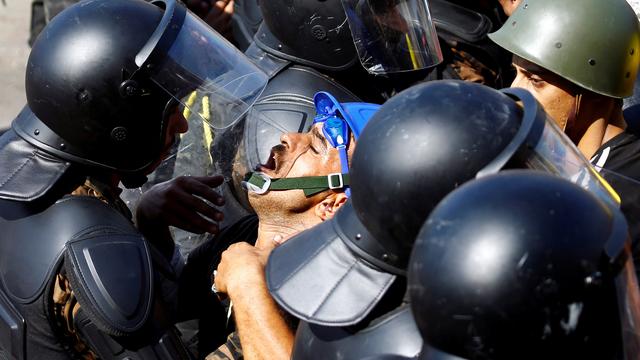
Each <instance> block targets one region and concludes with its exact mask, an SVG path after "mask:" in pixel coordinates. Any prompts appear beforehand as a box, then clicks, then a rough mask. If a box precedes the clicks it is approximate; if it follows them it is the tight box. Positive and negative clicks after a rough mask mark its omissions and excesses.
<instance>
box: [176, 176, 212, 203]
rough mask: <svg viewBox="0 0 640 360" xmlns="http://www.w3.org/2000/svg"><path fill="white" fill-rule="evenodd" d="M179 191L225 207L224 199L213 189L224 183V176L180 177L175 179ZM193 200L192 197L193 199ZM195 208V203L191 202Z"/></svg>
mask: <svg viewBox="0 0 640 360" xmlns="http://www.w3.org/2000/svg"><path fill="white" fill-rule="evenodd" d="M173 181H175V183H176V185H177V187H178V189H180V190H182V191H184V192H185V193H187V194H190V195H196V196H199V197H201V198H203V199H205V200H207V201H209V202H211V203H212V204H214V205H217V206H222V205H224V198H223V197H222V195H220V194H219V193H218V192H217V191H216V190H214V189H213V187H217V186H219V185H220V184H222V182H223V181H224V178H223V177H222V176H180V177H177V178H175V179H174V180H173ZM191 198H192V197H191ZM190 204H191V205H194V206H195V202H193V201H192V202H190Z"/></svg>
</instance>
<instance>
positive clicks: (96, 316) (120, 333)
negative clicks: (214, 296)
mask: <svg viewBox="0 0 640 360" xmlns="http://www.w3.org/2000/svg"><path fill="white" fill-rule="evenodd" d="M7 135H10V134H6V135H5V136H7ZM50 185H53V186H55V185H56V184H50ZM20 190H21V189H20V185H19V184H16V183H14V182H9V186H3V187H2V188H0V198H1V199H2V200H0V227H2V229H3V233H2V235H1V236H0V347H1V348H3V349H4V351H6V352H7V353H8V354H9V355H10V356H11V357H13V358H16V359H68V358H72V357H73V354H74V351H73V343H71V342H70V341H69V340H68V339H64V338H63V337H62V336H60V329H61V328H59V327H58V326H59V324H55V322H54V320H53V317H52V311H53V306H54V304H53V298H52V293H53V287H54V283H55V281H56V278H57V276H58V274H61V273H63V274H65V275H66V277H67V278H68V280H69V282H70V284H71V288H72V289H73V292H74V294H75V296H76V298H77V299H78V302H79V303H80V310H79V311H78V313H77V314H75V315H74V317H73V318H74V322H75V324H74V327H75V328H76V329H77V330H78V332H79V333H80V334H79V335H80V337H81V338H82V339H83V340H84V341H85V342H86V344H87V345H88V346H89V347H90V348H91V349H92V350H93V352H94V353H95V354H96V355H98V356H99V357H100V358H102V359H120V358H130V359H186V358H189V355H188V353H187V352H186V350H185V348H184V347H183V346H182V344H181V342H180V340H179V337H178V334H177V333H176V332H175V330H174V329H173V327H172V326H171V320H173V319H172V318H171V316H170V315H169V314H172V313H175V311H174V310H175V300H176V299H175V296H172V295H171V294H170V292H171V290H170V289H172V288H173V289H175V286H174V287H172V286H171V281H172V279H171V269H170V267H169V266H168V264H166V262H165V263H164V264H162V263H161V261H162V258H161V257H160V256H153V255H152V250H151V249H150V248H149V246H148V245H147V243H146V241H145V240H144V239H143V237H142V235H140V233H138V231H137V230H136V229H135V227H134V226H133V224H132V223H131V222H130V221H129V219H127V218H126V217H125V216H123V215H122V214H120V213H119V212H117V211H116V210H115V209H112V208H111V207H110V206H109V205H107V204H105V203H103V202H102V201H100V200H98V199H96V198H92V197H85V196H68V197H64V198H62V199H60V200H59V201H57V202H55V203H54V204H53V205H51V206H49V207H47V208H46V209H44V210H43V211H38V212H33V211H30V210H29V203H28V202H21V201H16V199H17V198H18V197H20V196H21V195H26V194H27V192H28V191H30V190H32V189H31V188H30V187H29V186H28V185H27V186H24V187H23V189H22V190H24V193H23V194H21V193H20ZM152 258H153V260H154V261H153V265H152ZM167 299H173V301H171V300H170V301H167Z"/></svg>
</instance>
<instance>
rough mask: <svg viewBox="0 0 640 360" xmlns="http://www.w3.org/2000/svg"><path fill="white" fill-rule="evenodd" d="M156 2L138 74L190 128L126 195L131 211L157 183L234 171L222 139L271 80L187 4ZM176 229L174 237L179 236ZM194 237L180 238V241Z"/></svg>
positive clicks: (230, 153)
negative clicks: (158, 8) (156, 19)
mask: <svg viewBox="0 0 640 360" xmlns="http://www.w3.org/2000/svg"><path fill="white" fill-rule="evenodd" d="M154 3H162V5H163V6H162V7H163V8H164V9H165V13H164V15H163V18H162V20H161V22H160V24H159V25H158V27H157V29H156V32H155V33H154V34H153V35H152V37H151V38H150V40H149V41H148V42H147V44H146V46H145V47H144V48H143V49H142V50H141V51H140V52H139V53H138V55H137V56H136V63H137V64H138V66H140V70H138V71H140V72H142V73H143V74H144V75H145V76H147V77H149V78H150V80H151V81H152V82H153V83H154V84H155V85H157V86H158V87H159V88H161V89H163V90H164V91H166V92H167V93H168V94H169V95H170V96H171V98H172V100H171V101H170V102H169V104H168V106H167V109H166V110H165V115H167V114H168V113H170V112H171V113H175V112H178V114H176V115H177V116H182V117H184V119H185V120H186V121H187V123H188V127H189V129H188V131H187V132H186V133H183V134H180V135H179V136H176V140H175V142H174V144H173V146H172V147H171V149H169V151H168V154H166V157H165V158H164V160H163V161H162V162H161V163H160V165H159V166H158V167H157V168H156V170H155V171H154V172H153V173H151V174H150V175H149V176H148V178H149V181H148V182H147V183H146V184H145V185H144V186H143V187H141V188H137V189H128V190H125V192H124V193H123V194H122V197H123V200H125V202H126V203H127V205H128V206H129V207H130V208H131V209H132V210H135V207H136V206H137V201H138V200H139V198H140V196H141V195H142V194H143V193H144V192H145V191H146V189H148V188H150V187H151V186H152V185H154V184H156V183H160V182H164V181H168V180H170V179H172V178H176V177H179V176H210V175H216V174H221V173H223V172H224V170H225V169H227V168H229V167H231V166H232V162H233V152H232V151H228V150H229V147H226V146H224V145H225V144H224V138H225V136H223V135H224V134H225V133H232V132H234V131H236V130H235V127H234V125H235V124H236V123H238V121H239V120H240V119H242V118H243V116H245V114H246V113H247V112H248V111H249V109H250V108H251V106H252V105H253V103H254V102H255V101H256V100H257V99H258V97H259V96H260V95H261V93H262V91H263V89H264V88H265V86H266V84H267V81H268V77H267V75H266V74H264V73H263V72H262V71H261V70H260V69H258V68H257V67H256V66H255V65H253V63H251V61H250V60H249V59H248V58H246V57H245V56H244V54H242V53H241V52H240V51H239V50H238V49H236V48H235V46H233V45H232V44H231V43H229V42H228V41H227V40H225V39H224V38H223V37H222V36H221V35H220V34H218V33H217V32H215V31H214V30H212V29H211V28H210V27H209V26H208V25H207V24H205V23H204V22H203V21H202V20H200V19H199V18H198V17H197V16H195V15H193V14H192V13H191V12H190V11H188V10H187V9H186V8H185V7H184V5H182V4H180V3H177V2H176V1H173V0H163V1H156V2H154ZM136 76H137V73H134V74H133V75H132V77H131V78H132V79H133V80H135V79H136ZM165 131H166V129H165ZM225 180H227V179H225ZM174 230H175V231H174V235H175V234H176V232H180V231H179V230H178V229H174ZM190 237H191V236H190V235H186V234H183V235H178V236H176V240H178V242H180V240H179V238H190ZM186 241H189V240H188V239H187V240H186Z"/></svg>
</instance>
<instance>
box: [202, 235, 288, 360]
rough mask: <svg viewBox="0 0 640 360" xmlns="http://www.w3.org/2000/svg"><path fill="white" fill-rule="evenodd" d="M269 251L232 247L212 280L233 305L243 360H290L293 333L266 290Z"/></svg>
mask: <svg viewBox="0 0 640 360" xmlns="http://www.w3.org/2000/svg"><path fill="white" fill-rule="evenodd" d="M271 250H272V248H269V249H264V248H263V249H259V248H256V247H253V246H251V245H249V244H247V243H238V244H234V245H232V246H231V247H229V249H228V250H227V251H225V252H224V253H223V254H222V261H221V262H220V265H219V266H218V270H217V276H216V279H215V282H216V287H217V288H218V290H219V291H220V292H226V293H227V294H228V295H229V298H230V299H231V301H232V302H233V309H234V310H233V311H234V314H235V321H236V327H237V329H238V333H239V335H240V343H241V345H242V351H243V354H244V358H245V359H247V360H257V359H275V360H277V359H289V358H291V352H292V349H293V339H294V333H293V331H292V330H291V329H290V328H289V326H288V325H287V323H286V321H285V319H284V317H283V316H282V315H281V313H280V309H279V308H278V306H277V305H276V303H275V301H274V300H273V298H272V297H271V295H270V294H269V291H268V290H267V283H266V280H265V274H264V266H265V263H266V260H267V257H268V255H269V253H270V252H271Z"/></svg>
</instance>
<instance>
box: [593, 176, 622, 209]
mask: <svg viewBox="0 0 640 360" xmlns="http://www.w3.org/2000/svg"><path fill="white" fill-rule="evenodd" d="M589 170H591V173H593V175H595V177H596V179H598V181H600V184H602V186H603V187H604V189H605V190H607V192H608V193H609V195H611V197H612V198H613V200H615V202H616V203H617V204H618V205H620V203H621V202H622V199H621V198H620V195H618V193H617V192H616V191H615V190H614V189H613V187H612V186H611V184H609V182H608V181H607V180H605V179H604V178H603V177H602V175H600V173H599V172H597V171H596V169H594V168H593V167H591V166H589Z"/></svg>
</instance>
